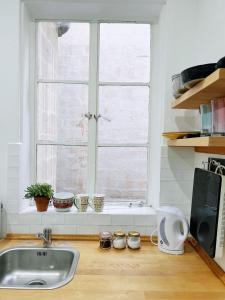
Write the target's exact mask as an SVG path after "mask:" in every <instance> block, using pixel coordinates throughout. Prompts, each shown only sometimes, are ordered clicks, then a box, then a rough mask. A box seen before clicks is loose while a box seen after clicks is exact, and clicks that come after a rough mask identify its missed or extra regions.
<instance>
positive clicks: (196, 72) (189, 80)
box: [181, 64, 216, 89]
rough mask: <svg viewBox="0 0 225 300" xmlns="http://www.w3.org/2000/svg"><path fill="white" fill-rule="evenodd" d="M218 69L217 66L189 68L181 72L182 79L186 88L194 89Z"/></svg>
mask: <svg viewBox="0 0 225 300" xmlns="http://www.w3.org/2000/svg"><path fill="white" fill-rule="evenodd" d="M215 69H216V64H205V65H199V66H194V67H191V68H188V69H186V70H184V71H182V72H181V78H182V81H183V83H184V86H185V87H186V88H189V89H190V88H192V87H193V86H194V85H195V84H197V83H198V82H200V81H201V80H203V79H204V78H205V77H207V76H209V75H210V74H211V73H213V72H214V71H215Z"/></svg>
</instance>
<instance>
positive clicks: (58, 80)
mask: <svg viewBox="0 0 225 300" xmlns="http://www.w3.org/2000/svg"><path fill="white" fill-rule="evenodd" d="M37 82H38V83H63V84H85V85H88V84H89V81H87V80H64V79H63V80H61V79H38V80H37Z"/></svg>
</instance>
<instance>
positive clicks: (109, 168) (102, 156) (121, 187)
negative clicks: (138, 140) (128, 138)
mask: <svg viewBox="0 0 225 300" xmlns="http://www.w3.org/2000/svg"><path fill="white" fill-rule="evenodd" d="M97 175H98V177H97V190H96V191H97V192H98V193H104V194H105V195H106V198H107V200H110V201H123V200H130V199H133V200H145V199H146V192H147V149H146V148H142V147H136V148H131V147H126V148H125V147H124V148H123V147H99V148H98V174H97Z"/></svg>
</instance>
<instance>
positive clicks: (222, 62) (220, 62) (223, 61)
mask: <svg viewBox="0 0 225 300" xmlns="http://www.w3.org/2000/svg"><path fill="white" fill-rule="evenodd" d="M220 68H225V56H224V57H222V58H221V59H220V60H218V62H217V63H216V69H220Z"/></svg>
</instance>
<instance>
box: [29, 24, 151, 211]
mask: <svg viewBox="0 0 225 300" xmlns="http://www.w3.org/2000/svg"><path fill="white" fill-rule="evenodd" d="M57 21H58V20H46V19H41V20H35V39H34V53H33V55H34V57H35V63H34V66H33V68H34V72H33V73H34V74H35V76H34V77H35V78H34V80H33V81H34V82H33V86H34V95H33V96H34V103H33V112H34V122H35V125H34V128H33V131H34V139H33V144H34V147H33V150H32V152H33V155H32V158H33V159H32V160H33V161H34V164H33V166H35V168H34V172H33V179H34V180H33V181H34V182H36V181H37V147H38V145H59V146H63V145H65V146H87V147H88V173H87V176H88V178H87V192H88V193H89V194H90V195H92V194H93V193H94V192H95V187H96V180H97V151H98V148H99V147H124V148H125V147H139V148H146V149H147V192H146V199H143V201H144V205H146V206H151V203H150V191H149V184H150V180H149V175H150V167H149V157H150V145H149V140H150V111H149V113H148V115H149V119H148V141H147V143H144V144H135V143H124V144H111V143H107V144H106V143H104V144H103V143H98V138H97V133H98V128H97V127H98V124H97V122H96V120H95V118H91V119H90V120H89V122H88V142H83V143H81V142H79V143H76V142H75V143H74V142H73V143H59V142H51V141H41V140H38V138H37V100H38V99H37V90H38V84H39V83H62V84H84V85H87V86H88V112H89V113H90V114H92V115H93V116H94V115H98V110H99V109H98V108H99V107H98V105H99V101H98V92H99V88H100V87H101V86H146V87H148V88H149V103H148V104H149V105H148V109H150V81H149V82H146V83H143V82H100V81H99V54H100V51H99V42H100V24H103V23H106V24H107V23H121V24H123V23H125V24H126V23H133V24H135V23H136V24H148V25H150V26H151V23H146V22H134V21H132V22H124V21H116V22H115V21H112V22H111V21H95V22H91V21H80V20H79V21H77V20H65V22H74V23H89V26H90V37H89V39H90V40H89V49H92V50H90V51H89V80H87V81H85V80H83V81H80V80H57V79H56V80H45V79H41V78H40V79H39V78H38V53H37V42H38V30H37V27H38V23H39V22H57ZM60 21H61V22H62V20H60ZM150 34H151V27H150ZM150 52H151V37H150ZM150 62H151V54H150ZM150 68H151V65H150ZM149 73H150V70H149ZM129 202H134V200H131V201H129ZM125 203H126V202H124V201H121V202H120V203H118V202H117V203H115V204H116V205H118V204H119V205H120V204H122V205H124V204H125ZM113 204H114V203H113Z"/></svg>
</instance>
